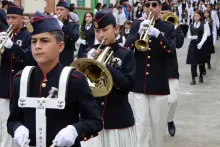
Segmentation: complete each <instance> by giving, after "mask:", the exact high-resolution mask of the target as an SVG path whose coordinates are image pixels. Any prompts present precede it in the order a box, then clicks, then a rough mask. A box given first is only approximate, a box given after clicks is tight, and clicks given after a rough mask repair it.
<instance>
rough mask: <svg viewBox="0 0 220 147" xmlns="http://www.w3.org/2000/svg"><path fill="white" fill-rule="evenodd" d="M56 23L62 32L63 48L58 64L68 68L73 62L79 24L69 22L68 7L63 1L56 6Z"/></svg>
mask: <svg viewBox="0 0 220 147" xmlns="http://www.w3.org/2000/svg"><path fill="white" fill-rule="evenodd" d="M56 14H57V15H58V16H59V17H58V21H59V24H60V26H61V28H62V31H63V32H64V42H65V48H64V50H63V51H62V53H61V54H60V62H61V64H62V65H64V66H69V65H70V64H71V63H72V61H73V60H74V57H73V55H74V50H75V42H76V41H77V40H78V38H79V34H80V33H79V24H77V23H75V22H70V21H69V16H68V15H69V6H68V3H67V2H66V1H64V0H60V1H59V2H58V3H57V5H56Z"/></svg>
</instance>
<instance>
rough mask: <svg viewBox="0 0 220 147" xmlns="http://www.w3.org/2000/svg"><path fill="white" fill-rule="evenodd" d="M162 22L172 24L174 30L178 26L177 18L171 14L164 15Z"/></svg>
mask: <svg viewBox="0 0 220 147" xmlns="http://www.w3.org/2000/svg"><path fill="white" fill-rule="evenodd" d="M162 20H164V21H169V22H172V23H173V25H174V27H175V29H176V28H177V27H178V26H179V18H178V16H176V15H175V14H174V13H172V12H167V13H165V14H164V15H163V18H162Z"/></svg>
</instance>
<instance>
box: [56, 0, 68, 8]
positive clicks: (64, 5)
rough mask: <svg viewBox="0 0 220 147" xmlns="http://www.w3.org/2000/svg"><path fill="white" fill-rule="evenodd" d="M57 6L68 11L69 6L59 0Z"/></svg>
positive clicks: (62, 0)
mask: <svg viewBox="0 0 220 147" xmlns="http://www.w3.org/2000/svg"><path fill="white" fill-rule="evenodd" d="M57 6H59V7H64V8H67V9H69V5H68V3H67V2H66V1H65V0H59V2H58V3H57Z"/></svg>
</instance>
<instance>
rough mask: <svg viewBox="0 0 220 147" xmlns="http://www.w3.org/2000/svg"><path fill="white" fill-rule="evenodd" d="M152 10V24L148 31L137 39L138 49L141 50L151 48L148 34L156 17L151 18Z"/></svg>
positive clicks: (149, 18) (136, 45) (149, 16)
mask: <svg viewBox="0 0 220 147" xmlns="http://www.w3.org/2000/svg"><path fill="white" fill-rule="evenodd" d="M151 15H152V12H150V13H149V15H148V18H147V19H148V20H150V24H149V25H148V26H146V27H147V29H146V31H144V32H142V33H141V35H140V39H139V40H137V41H135V47H136V48H137V50H139V51H147V50H148V48H149V44H148V41H149V36H148V32H149V29H150V27H151V26H153V25H154V23H155V21H154V17H152V18H151Z"/></svg>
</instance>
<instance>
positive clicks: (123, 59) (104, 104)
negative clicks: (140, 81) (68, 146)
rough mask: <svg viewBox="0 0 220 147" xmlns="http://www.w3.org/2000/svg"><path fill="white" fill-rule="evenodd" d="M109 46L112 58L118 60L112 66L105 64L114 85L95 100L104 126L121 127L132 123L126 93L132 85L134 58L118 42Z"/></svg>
mask: <svg viewBox="0 0 220 147" xmlns="http://www.w3.org/2000/svg"><path fill="white" fill-rule="evenodd" d="M98 46H99V45H95V46H93V47H91V48H97V47H98ZM109 46H110V47H111V48H112V50H113V51H114V58H116V59H117V60H118V62H117V63H116V64H115V65H113V66H110V65H107V68H108V69H109V71H110V72H111V75H112V78H113V82H114V85H113V88H112V91H111V92H110V93H109V94H108V95H107V96H104V97H98V98H96V100H97V103H98V106H99V108H100V111H101V115H102V118H103V121H104V128H105V129H122V128H127V127H131V126H133V125H134V116H133V112H132V109H131V106H130V104H129V102H128V93H129V92H130V91H131V90H132V89H133V87H134V75H135V69H136V67H135V60H134V55H133V52H132V51H131V50H129V49H127V48H124V47H121V46H119V44H118V43H114V44H112V45H109ZM91 48H90V49H91ZM102 48H104V47H102Z"/></svg>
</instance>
